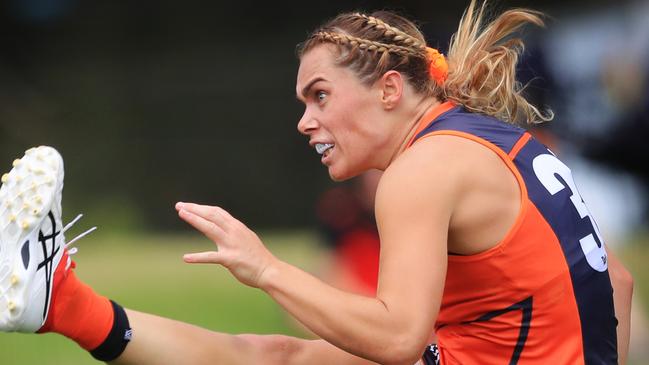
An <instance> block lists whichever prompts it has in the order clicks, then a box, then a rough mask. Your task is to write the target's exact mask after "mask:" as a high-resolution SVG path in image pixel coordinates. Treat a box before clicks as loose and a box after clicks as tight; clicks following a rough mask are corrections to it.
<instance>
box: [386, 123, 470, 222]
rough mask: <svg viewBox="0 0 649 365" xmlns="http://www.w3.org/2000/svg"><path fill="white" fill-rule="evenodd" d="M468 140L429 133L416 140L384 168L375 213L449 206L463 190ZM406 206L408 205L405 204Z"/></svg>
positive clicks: (467, 161) (468, 152) (468, 153)
mask: <svg viewBox="0 0 649 365" xmlns="http://www.w3.org/2000/svg"><path fill="white" fill-rule="evenodd" d="M471 144H475V143H472V142H471V141H468V140H466V139H463V138H459V137H456V136H447V135H439V136H437V135H436V136H430V137H427V138H424V139H422V140H420V141H417V143H415V144H414V145H412V146H411V147H410V148H408V149H407V150H405V151H404V152H403V153H402V154H401V155H400V156H398V157H397V158H396V159H395V160H394V161H393V162H392V163H391V164H390V166H388V168H387V169H386V170H385V172H384V174H383V176H382V177H381V181H380V182H379V186H378V189H377V196H376V209H377V214H379V213H380V210H381V208H383V207H385V208H387V207H389V208H390V209H394V207H395V206H399V205H409V206H411V209H426V208H428V207H430V206H431V204H429V203H430V202H431V201H434V202H435V203H437V204H436V205H435V207H437V208H443V206H442V205H441V204H440V203H442V202H444V203H445V205H446V207H448V208H449V209H450V208H452V206H453V205H454V204H455V203H456V200H457V198H458V197H459V196H460V195H461V194H462V192H463V190H464V184H463V180H464V179H465V178H466V174H467V172H468V170H469V168H468V164H469V163H470V160H471V153H470V150H471V149H472V146H471ZM404 208H407V207H404Z"/></svg>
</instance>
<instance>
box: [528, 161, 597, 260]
mask: <svg viewBox="0 0 649 365" xmlns="http://www.w3.org/2000/svg"><path fill="white" fill-rule="evenodd" d="M532 167H533V168H534V173H535V174H536V177H537V178H538V179H539V181H540V182H541V184H543V186H544V187H545V188H546V189H547V190H548V192H549V193H550V194H551V195H554V194H556V193H558V192H560V191H561V190H563V189H565V188H568V189H569V190H570V201H571V202H572V205H573V206H574V207H575V209H577V212H578V213H579V216H580V217H581V218H582V219H583V218H585V217H588V220H589V222H590V225H591V227H592V233H590V234H588V235H586V236H585V237H583V238H581V239H580V240H579V244H580V245H581V250H582V251H584V255H585V256H586V260H587V261H588V264H589V265H590V266H591V267H592V268H593V269H595V270H597V271H600V272H601V271H606V268H607V267H608V262H607V255H606V249H605V248H604V241H603V240H602V235H601V234H600V233H599V228H597V224H596V223H595V221H594V220H593V218H592V217H591V215H590V212H589V211H588V208H587V207H586V204H584V201H583V199H582V198H581V196H580V195H579V192H578V191H577V186H575V182H574V181H573V179H572V173H571V172H570V169H569V168H568V166H566V165H565V164H564V163H563V162H561V161H559V159H558V158H556V157H555V156H553V155H549V154H543V155H539V156H536V157H535V158H534V161H532ZM556 175H559V176H561V178H562V179H563V180H564V181H565V183H566V184H567V185H568V186H565V185H564V184H563V182H561V181H560V180H559V179H558V178H557V176H556ZM595 236H597V240H596V239H595ZM598 242H599V243H598ZM600 244H601V245H600Z"/></svg>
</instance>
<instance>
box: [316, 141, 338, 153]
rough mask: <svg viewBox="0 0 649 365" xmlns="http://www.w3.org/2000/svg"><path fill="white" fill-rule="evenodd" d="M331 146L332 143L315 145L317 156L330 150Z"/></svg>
mask: <svg viewBox="0 0 649 365" xmlns="http://www.w3.org/2000/svg"><path fill="white" fill-rule="evenodd" d="M333 146H334V145H333V143H316V145H315V150H316V152H318V153H319V154H323V153H325V151H326V150H328V149H330V148H332V147H333Z"/></svg>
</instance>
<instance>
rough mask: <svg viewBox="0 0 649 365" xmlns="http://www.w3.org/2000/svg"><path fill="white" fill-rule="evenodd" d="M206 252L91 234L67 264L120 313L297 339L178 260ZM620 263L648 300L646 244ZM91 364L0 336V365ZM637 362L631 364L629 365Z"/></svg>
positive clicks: (278, 236) (210, 273)
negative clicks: (133, 312) (146, 314)
mask: <svg viewBox="0 0 649 365" xmlns="http://www.w3.org/2000/svg"><path fill="white" fill-rule="evenodd" d="M261 236H262V238H263V239H264V241H265V242H266V244H267V245H268V246H269V247H270V248H271V250H272V251H273V252H274V253H275V254H277V255H278V256H279V257H281V258H283V259H285V260H287V261H289V262H291V263H293V264H295V265H297V266H299V267H302V268H304V269H307V270H314V269H315V268H316V267H317V263H318V262H319V261H318V260H319V258H320V257H321V256H322V255H324V254H325V253H324V252H323V251H322V250H321V249H320V248H319V246H318V245H317V243H316V236H315V235H313V234H310V233H308V232H284V233H281V232H277V233H273V234H262V235H261ZM211 247H212V246H211V243H210V242H209V241H207V240H206V239H204V238H203V237H202V236H200V235H198V234H187V235H185V236H173V235H167V236H154V235H133V236H128V237H126V236H105V235H104V236H101V235H97V236H95V237H90V238H86V239H83V240H82V241H81V242H80V244H79V250H80V251H79V253H78V254H77V255H76V256H75V257H74V258H75V261H77V263H78V267H77V269H76V271H77V274H78V276H79V277H80V278H81V279H82V280H84V281H85V282H87V283H88V284H90V285H91V286H92V287H93V288H95V290H96V291H98V292H100V293H102V294H104V295H106V296H108V297H110V298H112V299H114V300H116V301H117V302H119V303H120V304H122V305H124V306H126V307H129V308H132V309H137V310H141V311H145V312H150V313H154V314H158V315H161V316H165V317H170V318H174V319H178V320H181V321H186V322H189V323H193V324H197V325H199V326H202V327H206V328H209V329H212V330H217V331H223V332H229V333H244V332H253V333H284V334H291V335H299V331H298V330H296V329H295V327H294V326H292V325H291V324H290V322H289V321H287V320H286V315H285V314H284V312H283V311H282V309H281V308H280V307H278V306H277V305H276V304H275V303H274V302H273V301H272V300H271V299H270V298H269V297H268V296H266V295H265V294H264V293H263V292H261V291H260V290H257V289H252V288H248V287H245V286H243V285H241V284H239V283H238V282H237V281H236V280H235V279H233V278H232V277H231V276H230V274H229V273H228V272H227V271H226V270H225V269H223V268H221V267H217V266H214V265H187V264H185V263H183V262H182V260H181V256H182V254H183V253H185V252H193V251H203V250H206V249H210V248H211ZM620 256H621V258H622V259H623V261H624V262H625V263H626V265H627V266H628V267H629V269H630V270H631V271H632V272H633V274H634V277H635V281H636V295H637V296H639V297H640V298H649V285H647V283H649V268H648V267H647V265H646V263H647V262H649V245H647V242H646V240H644V241H643V240H640V239H638V240H637V242H635V243H634V244H632V245H631V246H630V247H628V248H627V249H625V250H624V251H622V252H621V254H620ZM643 302H644V303H649V300H644V301H643ZM645 313H647V311H645ZM96 363H97V362H95V361H94V360H93V359H92V358H91V357H90V355H88V354H87V353H86V352H85V351H83V350H81V349H80V348H79V347H77V345H75V344H74V343H72V342H71V341H69V340H66V339H64V338H62V337H61V336H58V335H52V334H48V335H39V336H36V335H22V334H5V333H0V364H1V365H31V364H35V365H36V364H37V365H59V364H66V365H82V364H96ZM642 363H643V362H642V360H640V361H639V362H638V360H636V361H634V362H633V363H632V364H638V365H639V364H642Z"/></svg>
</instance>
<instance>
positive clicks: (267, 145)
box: [0, 0, 593, 230]
mask: <svg viewBox="0 0 649 365" xmlns="http://www.w3.org/2000/svg"><path fill="white" fill-rule="evenodd" d="M467 3H468V2H467ZM555 3H559V2H558V1H546V2H544V3H543V4H542V6H543V8H541V10H548V9H551V7H552V6H553V5H554V4H555ZM560 3H561V4H562V5H563V6H565V5H566V4H569V5H570V4H573V5H574V6H582V5H583V4H585V2H583V1H563V2H560ZM498 4H500V5H499V6H502V7H505V6H512V5H513V6H532V7H535V8H539V6H540V5H539V4H537V3H535V2H534V1H502V2H498ZM588 4H589V6H593V5H592V4H593V3H592V2H589V3H588ZM465 6H466V3H465V2H437V1H399V2H396V1H394V2H388V1H326V2H308V3H304V2H300V3H293V2H268V3H266V2H263V3H262V2H252V1H245V2H201V1H197V0H186V1H182V2H178V1H174V2H153V1H144V2H142V1H138V2H129V1H92V2H82V1H79V0H5V1H3V2H2V6H1V7H0V44H1V50H2V51H0V166H4V168H5V169H8V168H9V167H10V166H11V161H12V160H13V158H15V157H18V156H19V155H20V153H21V151H23V150H24V149H26V148H28V147H30V146H33V145H40V144H46V145H52V146H55V147H56V148H57V149H59V150H60V151H61V153H62V154H63V156H64V159H65V162H66V176H67V177H66V188H65V195H64V207H65V208H64V210H65V211H66V216H70V215H72V214H75V213H76V210H84V211H86V212H87V213H91V214H92V213H94V214H95V217H96V218H94V219H93V218H89V219H91V220H92V221H94V222H95V223H98V224H106V223H109V222H113V221H114V222H119V224H117V225H118V226H124V227H135V226H137V227H140V226H143V227H146V228H155V229H163V230H164V229H170V230H173V229H178V228H181V227H183V225H182V224H181V223H180V222H179V221H178V219H177V218H176V216H175V211H174V210H173V203H174V202H176V201H179V200H184V201H197V202H204V203H210V204H218V205H221V206H223V207H225V208H226V209H229V210H230V211H231V212H232V213H233V214H234V215H235V216H238V217H240V218H242V220H243V221H244V222H247V223H249V224H251V225H253V226H256V227H259V226H262V227H303V226H306V225H311V224H313V222H314V215H313V213H312V212H313V205H314V202H315V200H316V198H317V195H318V192H320V191H322V190H323V189H324V188H325V187H326V186H328V185H329V184H330V182H329V179H328V176H327V172H326V169H325V168H324V167H323V166H321V164H320V162H319V156H317V155H316V153H315V152H314V151H313V150H312V149H311V148H309V146H308V145H307V139H306V138H305V137H303V136H301V135H299V133H297V131H296V123H297V121H298V119H299V118H300V116H301V112H302V110H303V108H302V106H301V105H300V104H299V102H298V101H297V100H296V99H295V75H296V71H297V68H298V61H297V59H296V57H295V46H296V44H297V43H298V42H300V41H303V40H304V38H305V37H306V36H307V34H308V32H309V31H311V30H312V29H314V28H315V27H316V26H317V25H318V24H320V23H321V22H322V21H324V20H325V19H327V18H329V17H332V16H334V15H336V14H337V13H339V12H340V11H343V10H355V9H377V8H388V9H393V10H397V11H400V12H401V13H403V14H404V15H407V16H410V17H412V18H415V19H417V20H419V21H420V22H421V24H422V26H423V29H424V30H425V32H426V34H427V36H428V37H429V42H430V43H431V44H432V45H435V46H440V47H441V48H442V49H444V48H445V45H446V44H447V42H448V37H449V36H450V34H452V32H453V31H454V28H455V27H456V26H457V23H458V21H459V18H460V16H461V14H462V11H463V10H464V7H465ZM91 217H92V215H91ZM97 217H101V219H102V220H104V222H97V220H98V219H99V218H97ZM106 220H108V221H106ZM109 224H110V223H109Z"/></svg>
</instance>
